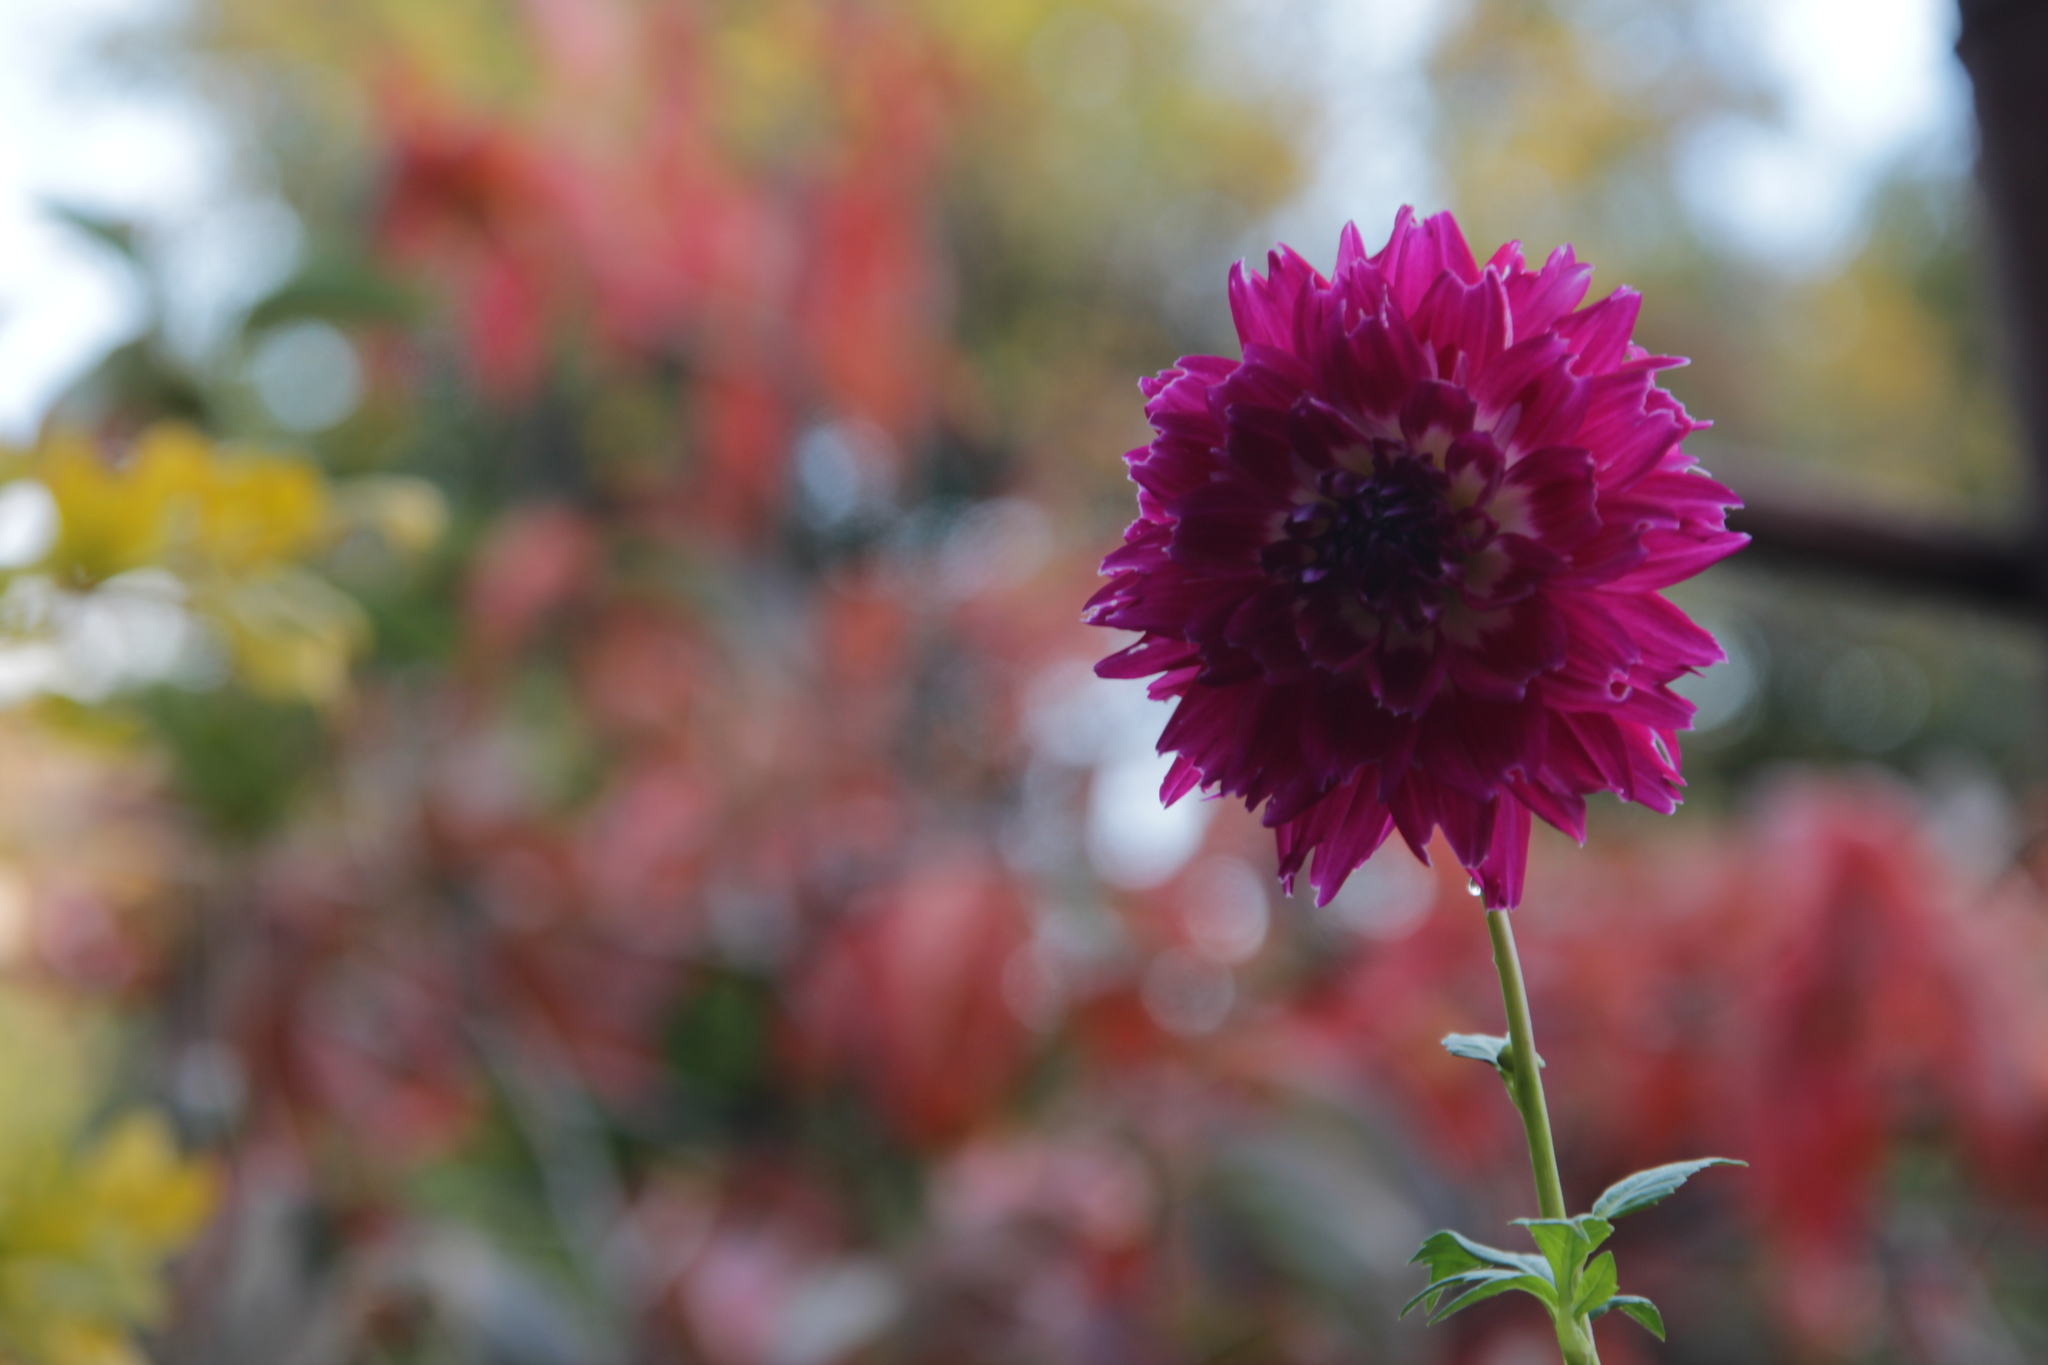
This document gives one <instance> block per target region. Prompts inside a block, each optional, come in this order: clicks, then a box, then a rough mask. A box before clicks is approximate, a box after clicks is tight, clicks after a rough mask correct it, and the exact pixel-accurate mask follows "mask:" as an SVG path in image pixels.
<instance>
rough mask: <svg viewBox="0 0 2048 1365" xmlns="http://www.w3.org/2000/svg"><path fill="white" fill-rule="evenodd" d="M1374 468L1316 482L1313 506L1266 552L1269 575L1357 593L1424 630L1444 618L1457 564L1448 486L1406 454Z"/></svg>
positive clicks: (1335, 473) (1330, 473) (1291, 519)
mask: <svg viewBox="0 0 2048 1365" xmlns="http://www.w3.org/2000/svg"><path fill="white" fill-rule="evenodd" d="M1375 466H1376V467H1375V469H1374V470H1373V472H1372V473H1370V474H1360V473H1356V472H1354V471H1352V470H1349V469H1330V470H1325V471H1324V472H1323V473H1322V474H1321V475H1319V476H1318V477H1317V479H1316V489H1315V491H1316V497H1315V499H1314V500H1313V501H1310V502H1306V503H1303V504H1301V505H1300V506H1298V507H1296V508H1295V509H1294V511H1292V512H1291V513H1289V514H1288V517H1287V520H1286V523H1285V525H1284V528H1283V529H1284V531H1285V538H1284V539H1282V540H1277V541H1275V542H1273V543H1272V544H1270V545H1268V546H1266V548H1265V550H1264V552H1263V554H1262V556H1261V562H1262V565H1263V567H1264V568H1265V569H1266V571H1267V572H1269V573H1273V574H1277V575H1280V576H1283V577H1287V578H1292V579H1294V580H1295V581H1296V582H1297V583H1300V584H1302V585H1303V586H1304V587H1312V586H1315V585H1321V584H1327V585H1329V587H1330V588H1335V589H1336V590H1337V591H1340V592H1344V593H1350V594H1355V595H1356V596H1357V597H1358V598H1359V599H1360V600H1361V601H1363V602H1364V604H1365V605H1366V606H1367V607H1368V608H1370V609H1372V610H1373V611H1377V612H1390V613H1393V614H1395V615H1398V616H1400V617H1402V618H1403V619H1404V620H1405V621H1406V622H1407V623H1408V624H1409V625H1410V626H1411V627H1419V626H1420V625H1422V624H1424V623H1425V622H1427V621H1429V620H1433V619H1434V618H1435V617H1436V616H1437V615H1438V613H1439V612H1440V611H1441V608H1442V604H1443V601H1444V596H1445V593H1444V589H1445V587H1446V585H1447V584H1448V582H1449V580H1450V578H1451V574H1452V571H1453V569H1454V567H1455V565H1456V563H1457V560H1458V558H1459V556H1458V553H1457V551H1458V548H1459V547H1458V519H1457V515H1456V514H1455V513H1454V512H1453V511H1452V510H1451V507H1450V502H1449V497H1448V494H1449V492H1450V480H1449V479H1447V478H1446V477H1445V476H1444V473H1443V471H1442V470H1440V469H1438V468H1437V467H1436V465H1435V464H1434V463H1432V462H1431V461H1429V460H1427V459H1424V458H1422V457H1419V456H1416V455H1412V454H1408V453H1406V452H1403V453H1402V454H1400V455H1397V456H1393V457H1391V458H1389V457H1387V456H1384V455H1382V456H1381V457H1380V458H1379V459H1378V460H1376V461H1375ZM1324 590H1325V591H1327V590H1328V589H1327V588H1325V589H1324Z"/></svg>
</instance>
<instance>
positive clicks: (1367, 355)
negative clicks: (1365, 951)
mask: <svg viewBox="0 0 2048 1365" xmlns="http://www.w3.org/2000/svg"><path fill="white" fill-rule="evenodd" d="M1268 272H1269V273H1268V274H1267V276H1266V278H1264V279H1261V278H1260V277H1259V276H1258V275H1256V274H1252V273H1249V272H1247V271H1246V270H1245V269H1244V267H1243V266H1242V265H1241V264H1240V265H1239V266H1237V267H1236V268H1234V269H1233V270H1232V271H1231V275H1230V306H1231V312H1232V314H1233V315H1234V317H1235V319H1236V322H1237V335H1238V341H1239V344H1240V345H1241V347H1242V349H1243V352H1244V355H1243V358H1242V359H1241V360H1225V359H1222V358H1220V357H1216V356H1191V357H1189V358H1187V359H1184V360H1182V361H1181V362H1180V363H1179V364H1178V365H1176V366H1174V367H1173V368H1172V369H1170V370H1167V371H1165V372H1164V373H1162V374H1160V375H1159V376H1158V377H1157V378H1156V379H1150V380H1147V381H1145V382H1144V383H1143V385H1142V388H1143V389H1144V392H1145V395H1146V397H1147V399H1148V400H1149V401H1148V402H1147V404H1146V407H1145V412H1146V415H1147V416H1148V417H1149V418H1150V419H1151V422H1152V427H1153V430H1154V432H1155V433H1156V435H1155V436H1154V438H1153V440H1152V443H1151V444H1150V445H1148V446H1145V447H1143V448H1142V449H1139V450H1134V451H1132V452H1131V453H1130V454H1129V455H1128V456H1126V457H1125V458H1126V460H1127V461H1128V463H1129V465H1130V472H1131V478H1132V480H1133V481H1134V482H1135V483H1136V484H1137V485H1138V509H1139V515H1138V519H1137V520H1136V521H1135V522H1133V523H1132V524H1131V527H1130V529H1129V530H1128V531H1126V532H1125V533H1124V544H1123V546H1122V548H1121V549H1119V550H1117V551H1116V552H1115V553H1113V554H1111V555H1110V556H1109V557H1108V558H1107V559H1106V560H1104V561H1103V565H1102V571H1103V573H1104V574H1105V575H1107V576H1108V577H1109V579H1110V582H1109V583H1108V585H1107V586H1106V587H1104V588H1103V589H1102V590H1101V591H1100V592H1099V593H1097V594H1096V595H1095V597H1094V599H1093V600H1092V601H1091V602H1090V603H1089V604H1088V613H1087V619H1088V620H1089V621H1090V622H1092V623H1093V624H1096V625H1101V626H1110V627H1114V628H1116V629H1121V630H1132V631H1138V632H1141V633H1142V635H1143V638H1142V639H1140V640H1139V641H1138V642H1137V643H1136V644H1134V645H1132V646H1130V647H1129V648H1128V649H1125V650H1123V651H1121V652H1119V653H1117V654H1113V655H1111V656H1110V657H1109V658H1107V659H1105V660H1103V661H1102V662H1101V663H1100V664H1098V665H1097V666H1096V672H1097V673H1099V674H1101V675H1102V676H1103V677H1106V678H1138V677H1146V676H1150V675H1153V674H1157V675H1158V677H1157V678H1156V679H1155V680H1154V681H1153V683H1152V685H1151V692H1152V695H1153V696H1154V697H1155V698H1174V699H1177V702H1178V705H1177V706H1176V708H1175V710H1174V714H1173V718H1172V720H1171V721H1170V722H1169V723H1168V724H1167V727H1166V731H1165V733H1164V735H1163V736H1162V737H1161V739H1160V741H1159V748H1160V752H1162V753H1165V752H1168V751H1171V752H1173V753H1174V754H1175V758H1174V762H1173V766H1172V769H1171V770H1170V772H1169V773H1168V776H1167V779H1166V785H1165V787H1164V789H1163V791H1162V792H1161V796H1162V798H1163V799H1164V800H1166V801H1167V802H1169V803H1171V802H1173V801H1176V800H1178V799H1180V798H1181V797H1183V796H1185V795H1186V794H1187V793H1188V792H1190V791H1192V790H1194V789H1196V788H1198V787H1199V788H1201V789H1203V790H1204V791H1206V792H1208V793H1210V794H1212V795H1230V796H1238V797H1242V798H1244V801H1245V804H1246V805H1247V806H1248V807H1256V806H1258V805H1259V804H1261V803H1264V805H1265V816H1264V818H1265V823H1266V824H1267V825H1268V826H1270V827H1271V828H1272V829H1273V830H1274V831H1275V834H1276V836H1277V840H1278V844H1279V852H1280V872H1281V876H1282V878H1283V879H1284V880H1285V882H1286V883H1287V885H1288V887H1289V888H1290V889H1292V886H1293V883H1294V878H1295V876H1296V874H1297V873H1299V872H1300V871H1301V870H1302V868H1303V866H1304V865H1305V864H1306V863H1308V861H1309V855H1310V854H1311V853H1312V852H1313V853H1314V855H1315V859H1314V866H1313V870H1312V871H1311V872H1310V874H1309V879H1310V881H1311V882H1312V883H1313V885H1314V887H1315V890H1316V900H1317V903H1318V904H1322V903H1326V902H1327V901H1328V900H1329V899H1330V898H1331V897H1332V896H1334V895H1335V894H1336V893H1337V889H1338V888H1339V887H1340V886H1342V885H1343V883H1344V879H1345V878H1346V877H1348V876H1349V875H1350V874H1351V872H1352V871H1353V870H1354V869H1355V868H1357V867H1358V866H1359V864H1361V863H1363V862H1364V861H1365V860H1366V858H1367V857H1369V856H1370V855H1371V854H1372V853H1373V851H1374V850H1376V849H1377V848H1379V846H1380V845H1381V844H1382V843H1383V842H1384V841H1385V840H1386V838H1387V836H1388V835H1389V834H1390V833H1391V832H1392V831H1394V830H1399V831H1400V833H1401V836H1402V838H1403V839H1404V840H1406V841H1407V844H1408V846H1409V848H1411V849H1413V850H1414V851H1415V854H1416V856H1417V857H1419V858H1423V859H1424V860H1425V861H1427V858H1428V853H1427V849H1428V845H1429V841H1430V838H1431V836H1432V833H1433V831H1435V830H1436V829H1438V828H1441V829H1442V830H1443V831H1444V835H1445V837H1446V839H1447V840H1448V842H1449V844H1450V846H1451V849H1452V851H1453V852H1454V853H1455V854H1456V855H1457V858H1458V860H1459V862H1460V863H1462V864H1463V865H1464V866H1465V868H1466V869H1467V870H1468V871H1469V872H1470V873H1471V874H1472V876H1473V878H1474V879H1475V880H1476V882H1477V883H1478V886H1479V888H1480V891H1481V893H1482V894H1483V896H1484V897H1485V902H1486V905H1487V906H1488V908H1505V907H1510V906H1513V905H1514V904H1515V903H1516V902H1517V901H1518V900H1520V898H1521V894H1522V878H1523V870H1524V867H1525V864H1526V863H1527V860H1528V847H1529V829H1530V821H1529V817H1530V815H1531V814H1532V813H1533V814H1535V815H1539V816H1541V817H1542V818H1543V819H1545V820H1547V821H1548V822H1550V823H1551V824H1553V825H1555V826H1557V827H1558V828H1559V829H1562V830H1564V831H1565V832H1566V833H1568V834H1570V835H1572V836H1573V837H1574V838H1576V839H1579V840H1581V841H1583V840H1584V838H1585V812H1586V796H1587V795H1588V794H1589V793H1591V792H1598V791H1612V792H1615V793H1617V794H1618V795H1620V796H1621V797H1622V798H1623V799H1624V800H1629V801H1637V802H1641V803H1642V804H1643V805H1646V806H1649V807H1652V808H1654V809H1656V810H1659V811H1664V812H1667V813H1668V812H1669V811H1671V810H1672V809H1673V808H1675V807H1676V805H1677V804H1678V799H1679V790H1680V788H1681V787H1683V785H1684V783H1683V781H1682V780H1681V779H1680V777H1679V770H1678V746H1677V740H1676V734H1677V732H1678V731H1680V730H1683V729H1686V728H1687V727H1688V726H1689V725H1690V724H1691V720H1692V711H1693V708H1692V705H1691V703H1689V702H1687V701H1685V700H1684V699H1683V698H1681V697H1679V696H1677V695H1675V694H1674V693H1673V692H1672V691H1671V686H1670V685H1671V683H1672V682H1673V680H1675V679H1677V678H1678V677H1680V676H1681V675H1683V674H1686V673H1689V672H1693V671H1695V670H1697V669H1699V668H1702V667H1704V666H1706V665H1708V664H1711V663H1715V662H1717V661H1719V660H1720V659H1721V658H1722V654H1721V650H1720V647H1719V646H1717V645H1716V644H1715V643H1714V640H1713V637H1712V636H1710V635H1708V634H1707V633H1706V632H1705V631H1703V630H1701V629H1700V628H1699V627H1698V626H1696V625H1694V624H1693V623H1692V621H1690V620H1689V619H1687V617H1686V615H1685V613H1683V612H1681V611H1680V610H1678V608H1676V607H1674V606H1672V605H1671V604H1670V603H1669V602H1667V601H1665V600H1664V598H1663V597H1661V596H1660V595H1659V593H1658V590H1659V589H1661V588H1664V587H1668V586H1669V585H1671V584H1672V583H1676V582H1678V581H1679V580H1680V579H1683V578H1687V577H1690V576H1691V575H1693V574H1695V573H1697V572H1699V571H1700V570H1701V569H1703V568H1705V567H1707V566H1708V565H1709V564H1712V563H1714V562H1715V561H1717V560H1720V559H1722V558H1724V557H1725V556H1727V555H1729V554H1732V553H1733V552H1734V551H1735V550H1737V549H1739V548H1741V546H1742V545H1743V544H1744V542H1745V540H1746V537H1744V536H1741V535H1738V534H1736V533H1733V532H1731V531H1729V530H1728V529H1727V527H1726V520H1725V519H1726V514H1727V511H1728V509H1729V508H1730V507H1733V506H1737V505H1739V504H1738V503H1737V500H1736V498H1735V495H1734V494H1733V493H1731V492H1730V491H1729V490H1728V489H1727V488H1724V487H1723V486H1722V485H1720V484H1718V483H1716V482H1714V481H1713V480H1712V479H1709V478H1707V477H1706V476H1705V475H1704V474H1702V473H1701V472H1700V471H1699V470H1698V468H1697V467H1696V466H1695V465H1694V463H1693V461H1692V459H1691V458H1690V457H1689V456H1688V455H1686V453H1685V452H1684V450H1683V449H1682V448H1681V445H1680V443H1681V442H1682V441H1683V440H1684V438H1685V436H1686V435H1687V433H1689V432H1691V431H1694V430H1696V429H1698V428H1699V427H1700V426H1702V425H1704V424H1702V423H1699V422H1695V421H1693V420H1692V419H1691V418H1689V417H1687V416H1686V413H1685V409H1684V408H1683V407H1681V406H1680V405H1679V403H1678V401H1677V400H1676V399H1674V398H1672V397H1671V395H1670V394H1668V393H1666V392H1664V390H1662V389H1661V388H1659V387H1658V386H1657V371H1659V370H1661V369H1665V368H1668V367H1670V366H1673V365H1678V364H1682V363H1683V362H1682V361H1679V360H1675V359H1671V358H1669V357H1663V356H1653V355H1650V354H1649V353H1647V352H1646V351H1644V350H1643V349H1642V348H1641V347H1639V346H1636V345H1635V344H1633V343H1632V342H1631V341H1630V339H1629V338H1630V334H1631V331H1632V330H1633V328H1634V326H1635V320H1636V309H1637V305H1638V302H1639V296H1638V295H1637V294H1636V293H1635V292H1634V291H1633V290H1629V289H1618V290H1616V291H1615V292H1614V293H1612V294H1610V295H1608V296H1607V297H1606V298H1604V299H1602V300H1600V301H1599V302H1598V303H1595V304H1593V305H1592V306H1591V307H1588V308H1584V309H1579V310H1578V311H1576V312H1574V311H1573V310H1574V309H1575V308H1577V307H1578V304H1579V301H1580V300H1581V299H1582V298H1583V297H1584V296H1585V293H1586V287H1587V284H1588V281H1589V278H1590V276H1591V275H1592V269H1591V267H1589V266H1584V265H1581V264H1579V262H1578V260H1577V259H1576V258H1575V257H1574V256H1573V254H1572V250H1571V248H1570V247H1568V246H1567V247H1560V248H1558V249H1557V250H1556V251H1555V252H1553V253H1552V254H1551V256H1550V259H1549V260H1548V261H1546V262H1544V264H1543V268H1542V269H1540V270H1533V271H1532V270H1529V269H1527V268H1525V267H1524V265H1523V262H1522V254H1521V249H1520V246H1519V244H1518V243H1514V242H1510V243H1508V244H1507V245H1506V246H1504V247H1502V248H1501V249H1500V250H1499V251H1497V252H1495V253H1494V255H1493V257H1492V259H1490V260H1489V261H1487V263H1486V265H1485V266H1484V267H1481V266H1479V265H1478V264H1476V263H1475V262H1474V261H1473V259H1472V253H1471V251H1470V250H1469V249H1468V248H1467V247H1466V245H1465V240H1464V238H1463V236H1462V235H1461V234H1460V233H1459V231H1458V225H1457V223H1456V222H1455V221H1454V220H1453V219H1452V217H1451V215H1450V214H1448V213H1440V214H1438V215H1436V216H1435V217H1433V218H1429V219H1426V220H1424V221H1422V222H1420V223H1418V222H1416V221H1415V219H1414V217H1413V215H1412V214H1411V213H1410V212H1409V210H1407V209H1405V208H1404V209H1402V210H1401V212H1400V215H1399V216H1398V217H1397V218H1396V219H1395V221H1394V233H1393V236H1392V238H1391V239H1390V240H1389V241H1388V242H1387V245H1386V247H1385V248H1384V249H1383V250H1382V251H1380V253H1379V254H1378V255H1375V256H1368V255H1366V253H1365V248H1364V245H1363V244H1362V243H1361V242H1360V240H1359V236H1358V230H1357V228H1356V227H1355V226H1348V227H1346V228H1345V230H1344V235H1343V238H1342V241H1341V243H1340V245H1339V247H1338V252H1337V268H1336V273H1335V276H1334V278H1332V279H1328V280H1326V279H1324V278H1323V277H1322V276H1321V275H1320V274H1318V273H1317V272H1316V271H1315V270H1314V269H1313V268H1312V267H1311V266H1310V265H1309V264H1308V263H1307V262H1306V261H1304V260H1303V259H1302V258H1301V257H1300V256H1298V255H1296V254H1295V253H1294V252H1293V251H1291V250H1289V249H1288V248H1286V247H1284V246H1283V247H1281V248H1280V249H1279V250H1277V251H1275V252H1273V253H1272V254H1271V256H1270V257H1269V258H1268Z"/></svg>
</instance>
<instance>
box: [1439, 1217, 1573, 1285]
mask: <svg viewBox="0 0 2048 1365" xmlns="http://www.w3.org/2000/svg"><path fill="white" fill-rule="evenodd" d="M1408 1264H1410V1265H1427V1266H1428V1267H1429V1277H1430V1278H1431V1279H1432V1280H1441V1279H1444V1278H1445V1277H1447V1276H1450V1275H1457V1274H1460V1273H1462V1272H1464V1271H1467V1270H1472V1269H1476V1268H1478V1267H1480V1266H1492V1267H1494V1268H1495V1269H1499V1270H1512V1271H1514V1272H1515V1273H1516V1274H1518V1275H1536V1276H1540V1277H1542V1278H1543V1279H1545V1280H1548V1279H1549V1278H1550V1266H1549V1265H1548V1263H1547V1262H1546V1261H1545V1260H1544V1258H1543V1257H1541V1256H1531V1255H1529V1254H1527V1253H1526V1252H1520V1251H1502V1250H1501V1249H1500V1248H1499V1247H1490V1246H1487V1245H1486V1244H1485V1243H1484V1242H1475V1241H1473V1240H1472V1239H1471V1238H1469V1237H1467V1236H1465V1234H1464V1233H1462V1232H1452V1231H1451V1230H1449V1229H1448V1228H1446V1229H1445V1230H1443V1231H1442V1232H1435V1233H1431V1234H1430V1236H1429V1239H1428V1240H1427V1241H1425V1242H1424V1243H1423V1244H1422V1247H1421V1249H1420V1250H1418V1251H1417V1252H1416V1253H1415V1254H1414V1255H1413V1256H1412V1257H1410V1258H1409V1260H1408Z"/></svg>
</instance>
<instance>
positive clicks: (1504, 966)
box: [1486, 910, 1566, 1218]
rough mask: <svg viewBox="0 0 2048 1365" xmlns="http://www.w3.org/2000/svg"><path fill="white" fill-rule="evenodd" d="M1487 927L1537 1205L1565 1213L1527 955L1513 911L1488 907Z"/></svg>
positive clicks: (1512, 1088) (1548, 1212) (1554, 1214)
mask: <svg viewBox="0 0 2048 1365" xmlns="http://www.w3.org/2000/svg"><path fill="white" fill-rule="evenodd" d="M1486 930H1487V932H1488V933H1490V934H1492V935H1493V965H1494V967H1495V968H1496V969H1497V970H1498V971H1499V972H1500V997H1501V1001H1502V1003H1504V1004H1505V1005H1506V1006H1507V1009H1508V1042H1509V1043H1511V1044H1512V1045H1513V1047H1514V1068H1513V1070H1512V1072H1511V1073H1510V1077H1511V1078H1510V1080H1509V1082H1508V1090H1509V1092H1510V1093H1511V1094H1512V1095H1513V1096H1514V1100H1515V1108H1517V1109H1519V1110H1521V1111H1522V1128H1523V1131H1525V1132H1526V1133H1527V1134H1528V1136H1529V1166H1530V1169H1531V1170H1533V1171H1534V1172H1535V1175H1536V1207H1537V1208H1538V1210H1540V1211H1541V1215H1542V1216H1543V1217H1545V1218H1563V1217H1565V1216H1566V1215H1565V1211H1564V1182H1562V1181H1561V1180H1559V1179H1558V1178H1557V1147H1556V1144H1555V1143H1553V1142H1552V1140H1551V1137H1550V1110H1549V1109H1548V1108H1547V1107H1545V1105H1544V1103H1543V1069H1542V1068H1541V1067H1540V1066H1538V1065H1537V1063H1536V1028H1535V1025H1534V1024H1532V1023H1531V1022H1530V1020H1529V988H1528V987H1527V986H1525V985H1524V984H1523V983H1522V960H1521V958H1519V957H1517V956H1516V955H1515V931H1514V928H1513V926H1511V925H1510V924H1509V923H1508V912H1507V911H1505V910H1489V911H1487V912H1486Z"/></svg>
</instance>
